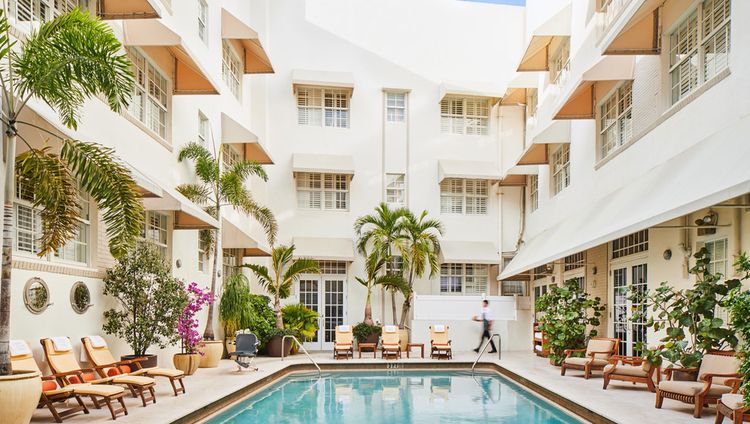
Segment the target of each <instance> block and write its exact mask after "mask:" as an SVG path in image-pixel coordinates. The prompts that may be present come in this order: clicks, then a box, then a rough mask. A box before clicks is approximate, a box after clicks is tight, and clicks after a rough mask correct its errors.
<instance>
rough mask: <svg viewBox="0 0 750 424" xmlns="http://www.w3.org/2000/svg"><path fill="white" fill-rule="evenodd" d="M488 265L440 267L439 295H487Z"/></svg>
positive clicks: (447, 265) (446, 265)
mask: <svg viewBox="0 0 750 424" xmlns="http://www.w3.org/2000/svg"><path fill="white" fill-rule="evenodd" d="M489 275H490V270H489V265H482V264H442V265H440V294H463V295H479V294H482V293H487V288H488V282H489Z"/></svg>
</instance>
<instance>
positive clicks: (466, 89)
mask: <svg viewBox="0 0 750 424" xmlns="http://www.w3.org/2000/svg"><path fill="white" fill-rule="evenodd" d="M504 92H505V89H504V88H503V87H499V86H497V85H495V84H490V83H482V82H443V83H441V84H440V101H443V99H444V98H445V96H462V97H487V98H488V99H490V101H491V103H492V104H495V103H497V102H498V101H500V98H502V97H503V93H504Z"/></svg>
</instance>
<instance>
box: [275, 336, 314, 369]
mask: <svg viewBox="0 0 750 424" xmlns="http://www.w3.org/2000/svg"><path fill="white" fill-rule="evenodd" d="M287 337H289V338H291V339H292V340H294V341H295V342H296V343H297V346H299V348H300V349H302V352H303V353H304V354H305V355H307V359H309V360H310V362H312V363H313V365H315V368H317V369H318V375H321V374H322V373H323V371H321V370H320V366H319V365H318V363H317V362H315V359H313V358H312V356H310V354H309V353H307V349H305V347H304V346H302V343H300V342H299V340H297V338H296V337H294V336H293V335H291V334H287V335H285V336H284V337H282V338H281V360H282V361H283V360H284V351H285V350H286V349H284V342H285V341H286V339H287Z"/></svg>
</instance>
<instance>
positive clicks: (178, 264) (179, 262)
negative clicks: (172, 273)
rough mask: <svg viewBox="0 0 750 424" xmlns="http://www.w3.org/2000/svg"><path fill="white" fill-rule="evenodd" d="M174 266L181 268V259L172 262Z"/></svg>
mask: <svg viewBox="0 0 750 424" xmlns="http://www.w3.org/2000/svg"><path fill="white" fill-rule="evenodd" d="M174 264H175V265H176V266H177V268H182V259H177V260H176V261H174Z"/></svg>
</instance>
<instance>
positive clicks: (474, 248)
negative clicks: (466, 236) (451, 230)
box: [440, 240, 500, 265]
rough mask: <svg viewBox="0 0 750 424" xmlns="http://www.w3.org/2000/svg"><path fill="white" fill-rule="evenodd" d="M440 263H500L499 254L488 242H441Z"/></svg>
mask: <svg viewBox="0 0 750 424" xmlns="http://www.w3.org/2000/svg"><path fill="white" fill-rule="evenodd" d="M440 262H441V263H448V264H487V265H497V264H499V263H500V254H499V252H498V251H497V248H496V247H495V245H494V244H492V243H490V242H484V241H447V240H441V241H440Z"/></svg>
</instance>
